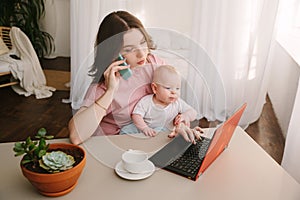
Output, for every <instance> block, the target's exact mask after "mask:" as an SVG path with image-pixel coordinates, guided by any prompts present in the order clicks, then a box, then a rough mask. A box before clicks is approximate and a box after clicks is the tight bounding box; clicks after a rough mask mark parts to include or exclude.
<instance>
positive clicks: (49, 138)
mask: <svg viewBox="0 0 300 200" xmlns="http://www.w3.org/2000/svg"><path fill="white" fill-rule="evenodd" d="M45 138H46V139H47V140H51V139H53V138H54V136H53V135H47V136H46V137H45Z"/></svg>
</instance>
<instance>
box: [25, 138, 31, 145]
mask: <svg viewBox="0 0 300 200" xmlns="http://www.w3.org/2000/svg"><path fill="white" fill-rule="evenodd" d="M31 143H32V140H31V138H30V137H28V138H27V139H26V145H27V146H29V145H30V144H31Z"/></svg>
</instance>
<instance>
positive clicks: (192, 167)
mask: <svg viewBox="0 0 300 200" xmlns="http://www.w3.org/2000/svg"><path fill="white" fill-rule="evenodd" d="M209 144H210V139H209V138H203V139H202V140H200V141H197V143H196V144H195V145H190V146H189V148H188V149H187V150H186V151H185V152H184V153H183V154H182V155H181V156H179V157H178V158H177V159H175V160H174V161H172V162H171V163H170V164H169V165H168V166H166V167H165V169H167V170H170V171H174V172H177V173H179V174H181V175H183V176H186V177H188V178H191V179H193V180H194V179H195V178H196V176H197V174H198V170H199V168H200V166H201V163H202V161H203V159H204V157H205V154H206V151H207V149H208V147H209Z"/></svg>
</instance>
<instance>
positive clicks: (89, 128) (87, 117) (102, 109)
mask: <svg viewBox="0 0 300 200" xmlns="http://www.w3.org/2000/svg"><path fill="white" fill-rule="evenodd" d="M113 93H114V92H113V91H112V90H107V91H106V92H105V93H104V94H103V95H102V96H101V97H100V98H99V99H98V100H97V101H96V102H95V103H93V104H92V105H91V106H89V107H82V108H80V110H79V111H78V112H77V113H76V114H75V115H74V116H73V118H72V119H71V120H70V122H69V131H70V140H71V142H72V143H73V144H80V143H82V142H83V141H85V140H86V139H88V138H89V137H91V136H92V134H93V133H94V132H95V130H96V129H97V128H98V126H99V123H100V122H101V120H102V118H103V117H104V116H105V115H106V110H107V108H108V106H109V105H110V104H111V102H112V100H113Z"/></svg>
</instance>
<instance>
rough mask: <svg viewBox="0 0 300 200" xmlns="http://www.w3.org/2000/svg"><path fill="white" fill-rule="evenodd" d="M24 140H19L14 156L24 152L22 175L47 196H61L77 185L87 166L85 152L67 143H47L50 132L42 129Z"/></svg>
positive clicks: (21, 164) (50, 137) (14, 149)
mask: <svg viewBox="0 0 300 200" xmlns="http://www.w3.org/2000/svg"><path fill="white" fill-rule="evenodd" d="M35 137H36V138H37V139H38V141H36V140H32V139H31V138H30V137H28V138H27V139H26V141H24V142H16V143H15V145H14V148H13V151H14V152H15V156H21V155H23V158H22V160H21V162H20V166H21V170H22V173H23V175H24V176H25V177H26V178H27V179H28V180H29V181H30V183H31V184H32V185H33V186H35V187H36V188H37V190H38V191H39V192H40V193H41V194H43V195H46V196H61V195H64V194H67V193H68V192H70V191H71V190H72V189H74V187H75V186H76V183H77V180H78V178H79V176H80V174H81V172H82V170H83V168H84V166H85V162H86V158H85V151H84V150H83V149H82V148H81V147H80V146H77V145H73V144H68V143H52V144H47V142H46V140H47V139H52V138H53V136H49V135H47V131H46V129H44V128H41V129H40V130H39V131H38V133H37V135H36V136H35Z"/></svg>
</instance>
